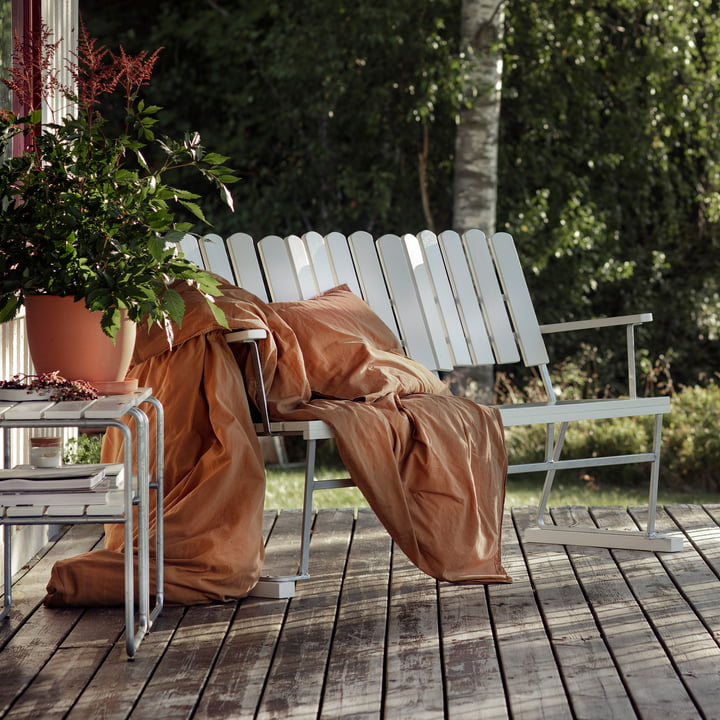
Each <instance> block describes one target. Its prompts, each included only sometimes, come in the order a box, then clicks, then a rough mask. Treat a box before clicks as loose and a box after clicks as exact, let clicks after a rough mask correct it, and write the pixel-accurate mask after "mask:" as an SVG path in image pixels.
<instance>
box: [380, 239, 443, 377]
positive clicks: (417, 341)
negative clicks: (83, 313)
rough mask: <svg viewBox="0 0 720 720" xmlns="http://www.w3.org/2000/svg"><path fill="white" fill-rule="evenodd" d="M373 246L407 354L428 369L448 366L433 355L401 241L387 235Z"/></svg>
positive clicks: (411, 271)
mask: <svg viewBox="0 0 720 720" xmlns="http://www.w3.org/2000/svg"><path fill="white" fill-rule="evenodd" d="M377 247H378V253H379V255H380V262H381V264H382V268H383V272H384V274H385V280H386V282H387V284H388V287H389V288H390V295H391V297H392V301H393V307H394V309H395V314H396V316H397V318H398V324H399V326H400V330H401V332H402V338H403V344H404V345H405V349H406V351H407V354H408V355H409V356H410V357H412V358H413V359H415V360H417V361H418V362H420V363H422V364H423V365H425V366H426V367H428V368H430V369H431V370H445V369H451V367H450V368H448V367H447V365H448V364H449V363H442V364H441V363H440V362H439V359H438V358H437V356H436V353H435V347H434V343H433V342H432V340H431V338H430V330H429V328H428V325H427V319H426V316H425V313H424V312H423V310H422V305H421V300H420V296H419V291H418V287H417V283H416V281H415V277H414V273H413V268H412V264H411V261H410V257H409V256H408V252H407V247H406V246H405V243H404V242H403V241H402V239H401V238H399V237H398V236H397V235H390V234H388V235H383V236H382V237H381V238H378V240H377ZM444 366H445V367H444Z"/></svg>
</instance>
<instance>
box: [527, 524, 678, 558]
mask: <svg viewBox="0 0 720 720" xmlns="http://www.w3.org/2000/svg"><path fill="white" fill-rule="evenodd" d="M523 540H524V542H533V543H548V544H550V545H581V546H583V547H599V548H622V549H623V550H645V551H648V552H679V551H681V550H682V549H683V539H682V536H681V535H660V534H658V535H652V536H648V535H647V534H645V533H642V532H635V531H633V530H628V531H620V530H603V529H601V528H598V529H596V530H592V529H591V530H588V529H585V528H579V527H577V528H571V527H561V526H559V525H546V526H544V527H529V528H527V529H526V530H525V535H524V537H523Z"/></svg>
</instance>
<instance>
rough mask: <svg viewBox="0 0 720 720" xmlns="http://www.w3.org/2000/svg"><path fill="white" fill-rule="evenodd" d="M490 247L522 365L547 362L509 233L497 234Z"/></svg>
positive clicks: (540, 334) (540, 335)
mask: <svg viewBox="0 0 720 720" xmlns="http://www.w3.org/2000/svg"><path fill="white" fill-rule="evenodd" d="M490 250H491V252H492V255H493V258H494V259H495V266H496V268H497V271H498V275H499V277H500V284H501V285H502V288H503V292H504V293H505V300H506V302H507V305H508V309H509V310H510V316H511V318H512V323H513V326H514V328H515V333H516V339H517V342H518V344H519V345H520V352H521V353H522V356H523V360H524V362H525V364H526V365H528V366H533V365H543V364H546V363H548V362H549V358H548V354H547V350H546V349H545V342H544V341H543V339H542V333H541V332H540V327H539V324H538V320H537V316H536V315H535V307H534V306H533V303H532V300H531V298H530V291H529V290H528V286H527V282H526V280H525V274H524V273H523V269H522V266H521V265H520V258H519V257H518V254H517V250H516V248H515V243H514V242H513V239H512V237H511V236H510V235H509V234H508V233H496V234H495V235H493V236H492V238H491V239H490Z"/></svg>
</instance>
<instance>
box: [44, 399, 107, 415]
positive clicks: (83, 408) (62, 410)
mask: <svg viewBox="0 0 720 720" xmlns="http://www.w3.org/2000/svg"><path fill="white" fill-rule="evenodd" d="M95 402H96V401H95V400H64V401H62V402H57V403H55V404H54V405H53V406H52V407H51V408H49V409H48V410H47V411H46V412H45V414H44V417H45V419H46V420H72V419H73V418H80V417H83V415H84V414H85V413H86V412H87V411H88V410H89V409H90V407H92V405H94V404H95Z"/></svg>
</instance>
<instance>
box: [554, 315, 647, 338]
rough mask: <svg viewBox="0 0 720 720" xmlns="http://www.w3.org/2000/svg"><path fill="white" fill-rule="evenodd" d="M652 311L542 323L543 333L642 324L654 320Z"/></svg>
mask: <svg viewBox="0 0 720 720" xmlns="http://www.w3.org/2000/svg"><path fill="white" fill-rule="evenodd" d="M652 319H653V316H652V313H639V314H637V315H619V316H618V317H609V318H594V319H592V320H575V321H571V322H563V323H550V324H548V325H541V326H540V332H542V333H543V334H549V333H559V332H571V331H573V330H595V329H597V328H605V327H617V326H619V325H642V323H646V322H652Z"/></svg>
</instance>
